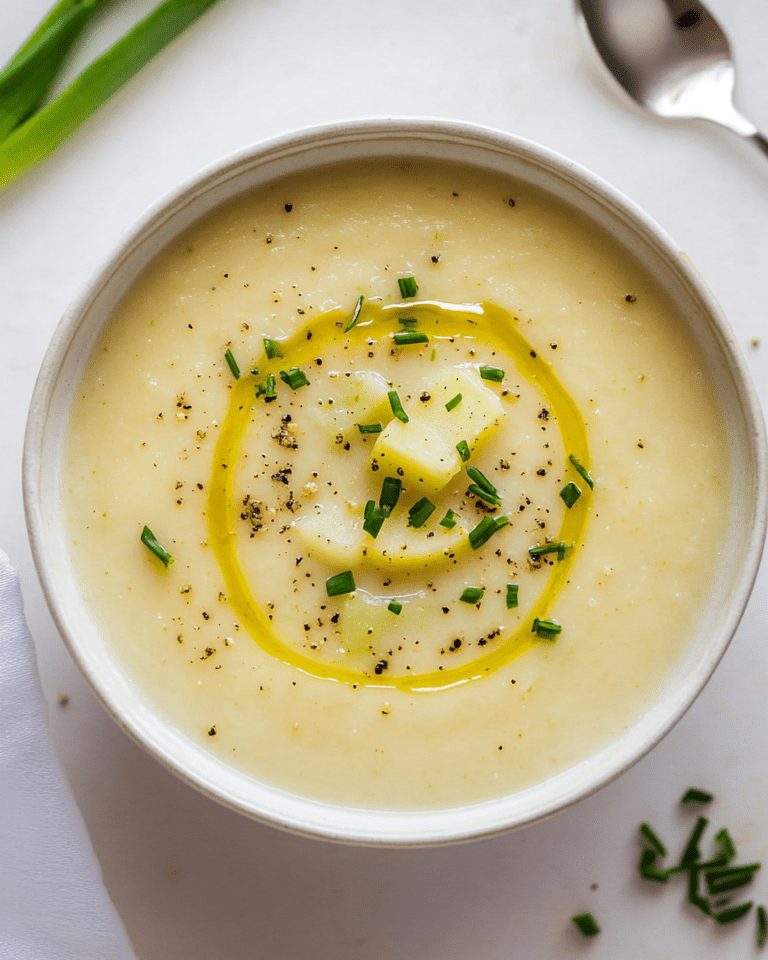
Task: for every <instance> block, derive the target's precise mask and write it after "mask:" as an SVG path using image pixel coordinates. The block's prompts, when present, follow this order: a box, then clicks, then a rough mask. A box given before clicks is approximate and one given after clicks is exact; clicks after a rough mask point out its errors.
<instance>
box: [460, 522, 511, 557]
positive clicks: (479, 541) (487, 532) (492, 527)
mask: <svg viewBox="0 0 768 960" xmlns="http://www.w3.org/2000/svg"><path fill="white" fill-rule="evenodd" d="M508 523H509V517H503V516H502V517H483V519H482V520H481V521H480V523H478V525H477V526H476V527H475V528H474V529H473V530H470V531H469V543H470V546H471V547H472V549H473V550H479V548H480V547H482V546H483V544H485V543H487V542H488V541H489V540H490V539H491V537H492V536H493V535H494V533H496V532H497V531H499V530H501V528H502V527H505V526H506V525H507V524H508Z"/></svg>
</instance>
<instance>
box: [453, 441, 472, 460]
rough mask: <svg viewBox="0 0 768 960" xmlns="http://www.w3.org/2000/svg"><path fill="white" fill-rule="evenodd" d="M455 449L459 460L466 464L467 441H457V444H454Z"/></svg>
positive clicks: (468, 454) (467, 456) (467, 457)
mask: <svg viewBox="0 0 768 960" xmlns="http://www.w3.org/2000/svg"><path fill="white" fill-rule="evenodd" d="M456 449H457V450H458V452H459V456H460V457H461V459H462V460H463V461H464V462H465V463H466V462H467V460H469V456H470V453H469V444H468V443H467V441H466V440H459V442H458V443H457V444H456Z"/></svg>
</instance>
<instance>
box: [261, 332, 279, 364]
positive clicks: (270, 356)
mask: <svg viewBox="0 0 768 960" xmlns="http://www.w3.org/2000/svg"><path fill="white" fill-rule="evenodd" d="M263 339H264V352H265V353H266V355H267V360H274V359H275V357H282V355H283V349H282V347H281V346H280V342H279V340H273V339H272V337H264V338H263Z"/></svg>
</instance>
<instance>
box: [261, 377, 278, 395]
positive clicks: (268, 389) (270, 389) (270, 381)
mask: <svg viewBox="0 0 768 960" xmlns="http://www.w3.org/2000/svg"><path fill="white" fill-rule="evenodd" d="M276 396H277V393H275V375H274V373H270V374H268V375H267V382H266V384H265V390H264V398H265V400H274V399H275V397H276Z"/></svg>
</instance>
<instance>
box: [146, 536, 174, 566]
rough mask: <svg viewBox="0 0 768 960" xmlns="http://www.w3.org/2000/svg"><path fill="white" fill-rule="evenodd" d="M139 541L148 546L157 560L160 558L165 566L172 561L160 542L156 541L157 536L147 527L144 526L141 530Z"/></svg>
mask: <svg viewBox="0 0 768 960" xmlns="http://www.w3.org/2000/svg"><path fill="white" fill-rule="evenodd" d="M141 542H142V543H143V544H144V546H145V547H148V548H149V550H150V552H151V553H154V555H155V556H156V557H157V559H158V560H162V562H163V563H164V564H165V566H166V567H167V566H168V565H169V564H171V563H173V557H172V556H171V555H170V553H168V551H167V550H166V549H165V547H164V546H162V544H160V543H158V541H157V538H156V537H155V535H154V533H152V531H151V530H150V529H149V527H146V526H145V527H144V529H143V530H142V531H141Z"/></svg>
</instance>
